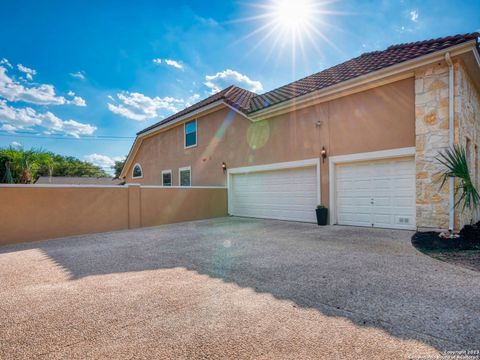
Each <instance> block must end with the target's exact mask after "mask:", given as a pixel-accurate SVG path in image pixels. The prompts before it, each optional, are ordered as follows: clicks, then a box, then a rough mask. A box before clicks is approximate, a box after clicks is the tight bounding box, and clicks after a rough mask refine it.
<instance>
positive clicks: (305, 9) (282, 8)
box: [271, 0, 315, 32]
mask: <svg viewBox="0 0 480 360" xmlns="http://www.w3.org/2000/svg"><path fill="white" fill-rule="evenodd" d="M272 6H275V8H273V9H272V13H271V15H272V18H273V21H275V22H276V23H277V24H278V25H279V26H280V27H282V28H283V30H286V31H294V32H296V31H300V30H302V29H306V28H308V26H311V24H312V21H313V14H314V13H315V9H314V6H313V4H312V2H311V1H309V0H280V1H278V2H277V3H276V4H274V5H272Z"/></svg>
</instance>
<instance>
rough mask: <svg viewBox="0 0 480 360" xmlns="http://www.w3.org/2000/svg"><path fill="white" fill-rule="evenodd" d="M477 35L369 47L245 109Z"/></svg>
mask: <svg viewBox="0 0 480 360" xmlns="http://www.w3.org/2000/svg"><path fill="white" fill-rule="evenodd" d="M479 35H480V34H479V33H472V34H464V35H455V36H448V37H444V38H438V39H432V40H426V41H417V42H413V43H407V44H399V45H393V46H390V47H388V48H387V49H385V50H383V51H372V52H369V53H365V54H362V55H360V56H359V57H356V58H354V59H351V60H348V61H346V62H344V63H342V64H339V65H336V66H333V67H331V68H329V69H326V70H323V71H321V72H319V73H316V74H313V75H310V76H307V77H306V78H303V79H300V80H297V81H295V82H293V83H290V84H287V85H284V86H282V87H280V88H278V89H275V90H272V91H269V92H267V93H265V94H262V95H257V96H255V97H254V98H253V99H252V101H251V104H250V109H249V113H252V112H255V111H258V110H261V109H264V108H266V107H269V106H272V105H275V104H278V103H281V102H283V101H287V100H290V99H293V98H296V97H298V96H302V95H305V94H308V93H310V92H313V91H316V90H320V89H323V88H327V87H329V86H332V85H336V84H338V83H341V82H343V81H347V80H350V79H353V78H355V77H358V76H361V75H365V74H368V73H371V72H374V71H377V70H380V69H383V68H386V67H389V66H392V65H395V64H399V63H402V62H404V61H408V60H412V59H415V58H417V57H420V56H423V55H427V54H430V53H432V52H435V51H438V50H442V49H446V48H448V47H451V46H454V45H458V44H461V43H464V42H467V41H470V40H476V39H477V38H478V37H479Z"/></svg>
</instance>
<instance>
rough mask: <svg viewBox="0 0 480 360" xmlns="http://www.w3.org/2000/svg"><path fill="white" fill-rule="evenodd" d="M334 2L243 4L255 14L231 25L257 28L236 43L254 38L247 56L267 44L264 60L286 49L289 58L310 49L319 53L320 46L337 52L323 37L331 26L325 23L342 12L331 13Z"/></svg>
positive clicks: (266, 0) (272, 0) (294, 0)
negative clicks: (253, 9) (245, 23)
mask: <svg viewBox="0 0 480 360" xmlns="http://www.w3.org/2000/svg"><path fill="white" fill-rule="evenodd" d="M334 3H335V0H263V1H262V2H260V1H255V2H254V3H247V5H248V6H249V7H252V8H256V9H257V11H258V12H257V14H254V15H252V16H249V17H245V18H239V19H236V20H234V21H233V22H252V23H256V24H258V26H257V27H256V28H255V29H254V30H253V31H251V32H250V33H248V34H247V35H245V36H243V37H242V38H239V39H238V40H237V42H241V41H245V40H247V39H250V38H252V37H255V38H257V39H256V41H253V42H252V44H253V46H252V48H251V50H250V53H251V52H253V51H255V50H256V49H258V48H260V47H261V46H263V45H265V44H267V48H269V50H267V54H266V56H264V60H265V61H266V60H267V59H268V58H269V57H270V56H271V55H273V54H274V53H277V54H280V53H283V51H284V50H289V51H290V52H291V54H292V56H296V55H295V54H296V52H297V51H300V52H301V53H302V54H303V55H305V53H306V49H307V48H308V47H310V48H313V49H315V51H316V52H317V53H318V54H321V53H322V43H326V44H328V45H329V46H330V47H332V48H334V49H336V50H337V51H338V50H339V49H338V47H337V46H336V45H335V44H334V43H333V42H332V41H331V40H330V38H329V36H328V35H327V33H328V32H329V31H330V30H331V29H332V28H334V27H335V26H333V25H331V24H330V23H329V22H328V20H329V18H330V17H333V16H337V15H344V14H345V13H342V12H338V11H336V10H334V9H333V8H332V7H333V4H334ZM275 50H279V52H276V51H275Z"/></svg>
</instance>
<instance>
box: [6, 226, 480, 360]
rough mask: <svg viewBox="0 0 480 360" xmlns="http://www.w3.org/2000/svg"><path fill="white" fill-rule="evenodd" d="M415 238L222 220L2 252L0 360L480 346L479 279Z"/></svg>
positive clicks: (350, 354)
mask: <svg viewBox="0 0 480 360" xmlns="http://www.w3.org/2000/svg"><path fill="white" fill-rule="evenodd" d="M411 235H412V233H411V232H407V231H394V230H381V229H363V228H354V227H341V226H335V227H318V226H316V225H312V224H302V223H293V222H284V221H273V220H253V219H243V218H219V219H212V220H204V221H196V222H189V223H180V224H173V225H165V226H160V227H155V228H148V229H139V230H130V231H121V232H112V233H104V234H97V235H87V236H77V237H70V238H65V239H59V240H50V241H43V242H36V243H30V244H22V245H15V246H4V247H0V286H1V288H0V289H1V290H0V320H1V321H0V358H1V359H19V358H26V359H27V358H28V359H30V358H68V359H71V358H79V359H86V358H87V359H88V358H122V359H123V358H126V359H130V358H145V359H151V358H165V359H172V358H189V359H190V358H212V359H224V358H259V359H281V358H292V359H298V358H342V359H343V358H346V359H348V358H351V359H361V358H369V359H385V358H407V357H415V356H426V355H431V354H435V353H438V352H441V351H443V350H469V349H470V350H473V349H480V337H479V336H478V335H479V334H480V305H479V304H480V290H479V289H480V273H478V272H474V271H471V270H468V269H464V268H461V267H456V266H454V265H451V264H448V263H444V262H441V261H438V260H435V259H432V258H430V257H427V256H425V255H422V254H421V253H419V252H417V251H416V250H415V249H414V248H413V247H412V246H411V245H410V240H409V239H410V237H411Z"/></svg>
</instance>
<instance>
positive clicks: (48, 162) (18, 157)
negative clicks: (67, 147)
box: [0, 147, 110, 184]
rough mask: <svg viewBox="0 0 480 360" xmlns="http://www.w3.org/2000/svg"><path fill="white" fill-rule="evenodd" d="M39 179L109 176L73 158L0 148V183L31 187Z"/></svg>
mask: <svg viewBox="0 0 480 360" xmlns="http://www.w3.org/2000/svg"><path fill="white" fill-rule="evenodd" d="M39 176H92V177H110V176H109V175H108V174H107V173H106V172H105V171H104V170H103V169H102V168H100V167H98V166H96V165H93V164H92V163H89V162H87V161H81V160H79V159H77V158H75V157H72V156H62V155H59V154H54V153H52V152H49V151H44V150H41V149H40V150H39V149H30V150H24V149H16V148H12V147H9V148H0V182H3V183H17V184H30V183H34V182H35V181H36V180H37V179H38V177H39Z"/></svg>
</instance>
